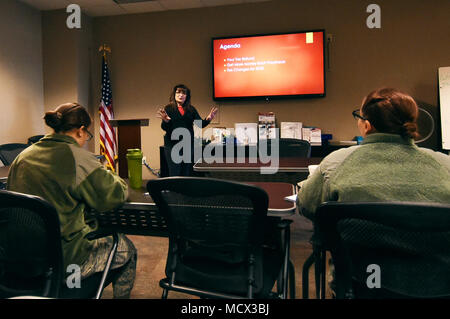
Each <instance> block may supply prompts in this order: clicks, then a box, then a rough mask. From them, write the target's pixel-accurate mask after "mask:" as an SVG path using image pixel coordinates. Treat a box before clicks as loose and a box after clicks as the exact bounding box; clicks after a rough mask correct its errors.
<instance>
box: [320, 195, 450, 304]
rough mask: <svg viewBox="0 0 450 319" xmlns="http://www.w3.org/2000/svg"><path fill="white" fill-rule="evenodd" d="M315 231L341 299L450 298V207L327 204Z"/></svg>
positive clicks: (365, 203)
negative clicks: (328, 255) (328, 258)
mask: <svg viewBox="0 0 450 319" xmlns="http://www.w3.org/2000/svg"><path fill="white" fill-rule="evenodd" d="M315 232H316V235H317V237H316V243H317V246H316V248H317V249H321V250H322V251H323V252H324V251H330V252H331V257H332V260H333V263H334V267H335V287H336V291H335V292H336V297H337V298H371V299H372V298H442V297H447V298H448V297H450V248H449V247H450V204H440V203H411V202H410V203H408V202H356V203H351V202H328V203H324V204H322V205H321V206H320V207H319V208H318V210H317V212H316V219H315ZM321 262H324V256H323V255H322V261H321ZM324 275H325V274H324V273H322V274H321V276H322V280H324ZM377 281H378V283H377ZM378 285H379V287H378ZM373 286H375V288H374V287H373ZM322 296H323V297H324V294H323V293H322Z"/></svg>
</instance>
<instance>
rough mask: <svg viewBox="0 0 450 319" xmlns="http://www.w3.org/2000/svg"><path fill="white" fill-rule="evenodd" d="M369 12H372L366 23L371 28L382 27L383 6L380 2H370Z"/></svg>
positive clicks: (367, 10) (367, 9)
mask: <svg viewBox="0 0 450 319" xmlns="http://www.w3.org/2000/svg"><path fill="white" fill-rule="evenodd" d="M366 12H367V13H371V14H370V15H369V16H368V17H367V19H366V25H367V27H368V28H369V29H374V28H376V29H380V28H381V8H380V6H379V5H378V4H375V3H372V4H369V5H368V6H367V8H366Z"/></svg>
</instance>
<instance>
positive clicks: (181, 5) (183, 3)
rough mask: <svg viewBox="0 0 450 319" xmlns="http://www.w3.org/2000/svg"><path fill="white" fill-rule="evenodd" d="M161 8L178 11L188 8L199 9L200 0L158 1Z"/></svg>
mask: <svg viewBox="0 0 450 319" xmlns="http://www.w3.org/2000/svg"><path fill="white" fill-rule="evenodd" d="M158 1H159V3H161V5H162V7H163V8H165V9H167V10H179V9H190V8H201V7H202V6H203V5H202V3H201V1H200V0H158Z"/></svg>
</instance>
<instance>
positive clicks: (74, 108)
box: [44, 103, 92, 133]
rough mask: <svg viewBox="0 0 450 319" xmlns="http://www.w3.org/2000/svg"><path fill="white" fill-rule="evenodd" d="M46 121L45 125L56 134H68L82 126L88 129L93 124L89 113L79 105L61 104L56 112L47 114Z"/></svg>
mask: <svg viewBox="0 0 450 319" xmlns="http://www.w3.org/2000/svg"><path fill="white" fill-rule="evenodd" d="M44 120H45V124H47V125H48V126H50V127H51V128H52V129H54V130H55V132H56V133H59V132H67V131H70V130H71V129H74V128H80V127H82V126H84V127H86V128H88V127H89V126H90V125H91V122H92V120H91V117H90V116H89V113H88V112H87V111H86V109H85V108H84V107H83V106H81V105H80V104H78V103H66V104H61V105H60V106H58V107H57V108H56V110H54V111H49V112H46V113H45V115H44Z"/></svg>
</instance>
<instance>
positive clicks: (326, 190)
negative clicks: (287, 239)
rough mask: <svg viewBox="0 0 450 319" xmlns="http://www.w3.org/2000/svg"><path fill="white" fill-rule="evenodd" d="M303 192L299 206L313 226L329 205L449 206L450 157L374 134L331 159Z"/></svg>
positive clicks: (303, 185) (396, 137)
mask: <svg viewBox="0 0 450 319" xmlns="http://www.w3.org/2000/svg"><path fill="white" fill-rule="evenodd" d="M300 186H301V188H300V191H299V194H298V197H297V206H298V208H299V212H300V214H302V215H304V216H306V217H307V218H309V219H311V220H313V219H314V213H315V211H316V209H317V207H318V206H319V205H320V204H321V203H323V202H326V201H340V202H344V201H347V202H348V201H418V202H422V201H424V202H442V203H450V156H448V155H445V154H443V153H440V152H434V151H432V150H430V149H426V148H419V147H417V146H416V145H415V144H414V142H413V140H412V139H403V138H402V137H401V136H399V135H394V134H383V133H376V134H370V135H368V136H367V137H366V138H365V139H364V141H363V143H362V145H357V146H352V147H348V148H345V149H340V150H338V151H335V152H333V153H331V154H329V155H328V156H327V157H325V158H324V159H323V160H322V162H321V163H320V165H319V167H318V168H317V169H316V171H314V173H313V174H311V175H310V176H309V177H308V179H307V180H305V181H303V182H301V183H300Z"/></svg>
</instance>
